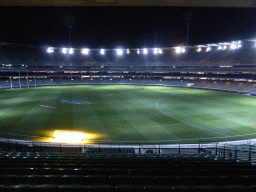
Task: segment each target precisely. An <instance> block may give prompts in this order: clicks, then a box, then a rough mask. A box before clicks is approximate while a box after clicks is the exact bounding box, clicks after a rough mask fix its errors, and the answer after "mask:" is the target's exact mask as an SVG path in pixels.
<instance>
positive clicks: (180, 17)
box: [0, 6, 256, 49]
mask: <svg viewBox="0 0 256 192" xmlns="http://www.w3.org/2000/svg"><path fill="white" fill-rule="evenodd" d="M187 13H192V17H191V25H190V41H189V44H190V45H197V44H206V43H219V42H225V41H232V40H241V39H247V38H255V37H256V17H255V16H256V9H255V8H199V7H197V8H190V7H4V6H0V18H1V19H0V26H1V29H0V42H9V43H17V44H28V45H40V46H41V45H42V46H54V47H61V46H67V45H69V31H68V25H69V24H68V23H70V25H72V30H71V40H72V43H71V44H72V47H74V48H79V47H88V48H110V49H111V48H117V47H121V48H144V47H171V46H179V45H185V44H186V33H187V31H186V22H187V21H186V20H187V19H186V18H188V17H185V15H186V14H187ZM69 18H71V19H69ZM188 20H189V19H188Z"/></svg>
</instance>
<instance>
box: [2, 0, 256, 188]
mask: <svg viewBox="0 0 256 192" xmlns="http://www.w3.org/2000/svg"><path fill="white" fill-rule="evenodd" d="M13 5H14V6H31V7H33V6H56V7H62V6H66V7H70V6H74V7H75V6H102V7H107V6H174V7H176V6H178V7H186V6H188V7H211V8H216V7H221V8H223V7H229V8H231V7H240V8H241V7H247V8H255V7H256V3H255V0H247V1H244V0H236V1H233V0H226V1H205V0H196V1H192V0H157V1H144V0H87V1H84V0H73V1H70V0H62V1H59V0H51V1H44V0H41V1H35V0H27V1H12V0H2V1H0V6H2V7H4V6H6V7H8V6H10V7H11V6H13ZM24 14H25V13H24ZM49 15H50V14H49ZM216 17H218V12H217V11H216ZM241 18H242V17H241ZM83 19H84V18H83ZM8 22H10V25H12V24H14V23H15V21H7V23H8ZM248 28H250V27H248ZM70 29H71V27H70ZM3 30H5V29H3ZM6 31H8V30H6ZM69 32H70V31H69ZM8 33H9V31H8ZM10 34H11V33H10ZM69 34H70V33H69ZM8 35H9V34H8ZM10 36H11V35H10ZM188 37H189V36H187V38H188ZM20 38H22V37H20ZM188 39H189V38H188ZM69 40H70V39H69ZM15 42H16V41H15ZM70 45H71V43H70ZM183 45H184V44H183ZM187 45H188V41H187ZM81 46H82V45H81ZM255 53H256V40H255V39H241V40H239V39H238V40H237V41H231V42H213V43H211V44H202V45H188V46H180V47H159V48H158V47H156V48H155V47H142V48H119V49H90V48H89V47H46V46H37V45H23V44H17V43H5V42H0V89H1V90H0V91H2V92H1V93H4V92H5V91H6V92H7V91H9V90H10V89H13V90H14V91H15V90H25V91H26V90H31V89H34V87H42V88H43V87H46V86H51V87H53V88H54V87H56V86H63V87H64V86H65V85H68V86H71V87H72V86H73V85H92V86H93V87H95V86H96V85H142V86H158V87H177V88H190V89H193V90H198V89H202V90H214V91H216V92H229V93H232V95H235V94H237V95H239V96H244V97H248V98H255V97H254V96H256V73H255V68H256V56H255V55H256V54H255ZM0 96H2V95H1V94H0ZM13 97H14V96H13ZM2 98H4V97H2ZM2 100H3V99H2ZM2 100H1V101H2ZM65 102H70V101H69V100H65ZM241 105H242V104H241ZM2 106H3V105H2V103H1V104H0V117H1V116H2V118H4V117H3V114H4V113H5V111H4V110H2V109H3V108H2V109H1V107H2ZM44 107H52V106H45V105H44ZM1 110H2V111H1ZM157 113H158V112H157ZM166 113H167V112H166ZM241 114H242V112H241ZM161 115H166V114H164V113H163V114H161ZM251 115H252V116H253V115H254V113H253V112H252V113H251ZM167 116H168V113H167ZM244 118H247V117H244ZM0 126H2V127H3V126H7V125H3V123H2V122H0ZM254 128H255V127H254ZM2 131H3V130H1V132H0V134H2V133H3V132H2ZM190 133H191V132H190ZM82 134H83V133H82ZM14 135H15V134H14ZM59 135H61V133H60V134H59ZM59 135H58V134H56V135H54V139H56V140H57V141H60V140H61V139H63V138H58V136H59ZM72 136H73V137H74V138H73V139H74V141H75V140H76V139H77V138H79V139H81V138H80V137H82V138H84V136H81V135H79V134H78V132H76V133H72V134H71V133H65V134H64V139H67V138H69V137H72ZM58 139H59V140H58ZM255 165H256V140H255V139H250V140H234V141H232V142H230V141H229V142H228V141H227V142H219V141H217V140H216V139H214V140H212V141H209V140H207V141H201V142H199V143H198V144H195V143H193V144H192V143H191V144H180V143H175V144H173V143H172V144H163V145H160V144H158V143H152V142H151V143H150V144H148V145H146V144H145V145H144V144H143V145H142V144H140V143H133V144H129V143H125V142H122V144H117V143H111V142H110V143H102V144H101V143H100V144H92V145H80V144H67V143H58V142H57V143H53V142H36V141H31V140H19V139H17V138H15V137H14V136H13V138H11V136H9V137H7V136H6V137H2V138H0V191H24V192H28V191H56V192H57V191H83V192H87V191H124V190H133V191H150V190H151V191H152V190H153V191H158V190H166V191H169V190H187V191H209V190H210V191H217V190H222V189H224V190H228V191H231V190H235V191H255V189H256V182H255V180H256V174H255V171H256V166H255Z"/></svg>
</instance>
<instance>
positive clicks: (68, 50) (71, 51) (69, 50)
mask: <svg viewBox="0 0 256 192" xmlns="http://www.w3.org/2000/svg"><path fill="white" fill-rule="evenodd" d="M67 52H68V53H69V54H73V53H74V51H73V48H70V49H67V48H63V49H62V53H64V54H67Z"/></svg>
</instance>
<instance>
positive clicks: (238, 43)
mask: <svg viewBox="0 0 256 192" xmlns="http://www.w3.org/2000/svg"><path fill="white" fill-rule="evenodd" d="M241 43H242V41H232V42H231V43H219V44H208V45H207V46H204V45H199V46H198V48H196V51H197V52H201V51H202V50H203V49H204V47H206V52H209V51H211V50H212V49H213V48H214V46H217V50H226V49H227V48H228V47H229V48H230V49H231V50H235V49H239V48H241V47H242V44H241ZM202 47H203V48H202ZM54 49H55V48H54V47H48V48H47V52H48V53H53V52H54ZM174 49H175V51H176V53H185V52H186V49H185V46H184V47H176V48H174ZM152 50H153V53H154V54H162V53H163V51H162V49H160V48H152V49H151V48H150V49H147V48H143V49H141V50H140V49H137V50H136V53H137V54H140V52H141V51H142V53H143V54H145V55H147V54H148V53H149V52H151V51H152ZM214 50H215V48H214ZM89 51H90V50H89V49H81V53H82V54H84V55H88V54H89ZM124 52H125V49H116V54H117V55H123V53H124ZM62 53H63V54H67V53H69V54H73V53H74V49H73V48H62ZM126 53H127V54H130V53H131V51H130V49H126ZM100 54H101V55H104V54H105V50H104V49H101V50H100Z"/></svg>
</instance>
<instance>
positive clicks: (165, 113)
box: [156, 99, 228, 136]
mask: <svg viewBox="0 0 256 192" xmlns="http://www.w3.org/2000/svg"><path fill="white" fill-rule="evenodd" d="M161 100H162V99H159V100H158V101H157V102H156V107H157V109H158V110H159V111H160V112H161V113H162V114H163V115H166V116H169V117H171V118H173V119H175V120H177V121H180V122H182V123H185V124H188V125H191V126H193V127H197V128H199V129H203V130H205V131H209V132H212V133H215V134H219V135H225V134H223V133H219V132H216V131H211V130H209V129H205V128H203V127H200V126H197V125H193V124H191V123H188V122H185V121H182V120H180V119H177V118H175V117H173V116H172V115H171V114H169V113H167V112H164V111H162V110H161V109H160V108H159V107H158V102H159V101H161ZM225 136H228V135H225Z"/></svg>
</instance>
